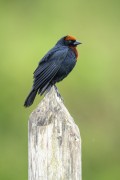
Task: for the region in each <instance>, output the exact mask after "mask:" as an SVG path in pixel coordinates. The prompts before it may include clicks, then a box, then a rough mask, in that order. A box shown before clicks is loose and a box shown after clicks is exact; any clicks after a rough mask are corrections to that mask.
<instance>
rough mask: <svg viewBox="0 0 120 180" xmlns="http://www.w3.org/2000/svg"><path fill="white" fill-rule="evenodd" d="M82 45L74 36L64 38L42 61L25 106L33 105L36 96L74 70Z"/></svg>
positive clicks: (35, 72)
mask: <svg viewBox="0 0 120 180" xmlns="http://www.w3.org/2000/svg"><path fill="white" fill-rule="evenodd" d="M79 44H81V43H80V42H78V41H77V40H76V38H75V37H73V36H69V35H67V36H64V37H62V38H61V39H60V40H59V41H58V42H57V44H56V45H55V46H54V47H53V48H52V49H51V50H50V51H48V53H47V54H46V55H45V56H44V57H43V58H42V59H41V61H40V62H39V64H38V67H37V69H36V70H35V71H34V73H33V74H34V82H33V86H32V90H31V91H30V93H29V95H28V97H27V98H26V100H25V103H24V106H25V107H29V106H30V105H32V103H33V101H34V99H35V96H36V94H37V92H38V94H40V95H42V94H43V93H44V92H45V91H46V90H47V89H49V88H50V87H51V86H52V85H55V83H56V82H59V81H61V80H63V79H64V78H65V77H66V76H67V75H68V74H69V73H70V72H71V70H72V69H73V68H74V66H75V64H76V59H77V57H78V52H77V49H76V46H77V45H79Z"/></svg>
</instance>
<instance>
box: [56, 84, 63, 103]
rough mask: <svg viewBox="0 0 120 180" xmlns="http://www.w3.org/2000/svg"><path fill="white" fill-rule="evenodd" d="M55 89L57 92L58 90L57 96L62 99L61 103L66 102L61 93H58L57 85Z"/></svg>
mask: <svg viewBox="0 0 120 180" xmlns="http://www.w3.org/2000/svg"><path fill="white" fill-rule="evenodd" d="M54 87H55V90H56V93H57V96H58V97H59V98H60V99H61V101H63V102H64V99H63V98H62V96H61V95H60V93H59V91H58V88H57V86H55V85H54Z"/></svg>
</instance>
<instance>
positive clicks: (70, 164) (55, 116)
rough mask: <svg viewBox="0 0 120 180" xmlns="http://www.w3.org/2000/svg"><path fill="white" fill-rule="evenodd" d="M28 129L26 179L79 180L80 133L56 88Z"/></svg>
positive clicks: (47, 96) (38, 109) (37, 111)
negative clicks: (27, 175) (27, 169)
mask: <svg viewBox="0 0 120 180" xmlns="http://www.w3.org/2000/svg"><path fill="white" fill-rule="evenodd" d="M28 126H29V135H28V139H29V142H28V149H29V177H28V178H29V180H82V176H81V138H80V132H79V129H78V127H77V125H76V124H75V122H74V120H73V118H72V117H71V115H70V114H69V112H68V110H67V109H66V107H65V105H64V104H63V101H62V100H61V98H59V97H58V95H57V92H56V89H55V87H52V88H51V90H50V91H49V92H48V93H47V94H46V95H45V97H44V99H43V100H42V101H41V102H40V104H39V105H38V107H37V108H36V109H35V110H34V111H33V112H32V113H31V116H30V118H29V123H28Z"/></svg>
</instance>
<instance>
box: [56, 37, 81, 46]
mask: <svg viewBox="0 0 120 180" xmlns="http://www.w3.org/2000/svg"><path fill="white" fill-rule="evenodd" d="M79 44H82V43H81V42H79V41H77V39H76V38H75V37H74V36H70V35H67V36H64V37H63V38H61V39H60V40H59V41H58V42H57V45H64V46H69V47H76V46H77V45H79Z"/></svg>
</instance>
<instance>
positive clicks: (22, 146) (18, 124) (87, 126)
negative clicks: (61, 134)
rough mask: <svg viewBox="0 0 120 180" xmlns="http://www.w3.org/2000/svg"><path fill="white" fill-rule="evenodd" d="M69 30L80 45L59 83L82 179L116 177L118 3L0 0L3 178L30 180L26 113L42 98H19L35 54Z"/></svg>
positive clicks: (119, 161) (119, 162) (119, 166)
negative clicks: (78, 144)
mask: <svg viewBox="0 0 120 180" xmlns="http://www.w3.org/2000/svg"><path fill="white" fill-rule="evenodd" d="M67 34H70V35H74V36H76V37H77V39H78V40H80V41H81V42H82V43H83V44H82V45H81V46H79V47H78V51H79V58H78V62H77V66H76V67H75V69H74V70H73V71H72V73H71V74H70V75H69V76H68V78H66V79H65V80H64V81H63V82H61V83H60V84H58V88H59V91H60V93H61V95H62V97H63V98H64V101H65V105H66V106H67V108H68V109H69V111H70V113H71V115H72V116H73V117H74V119H75V121H76V123H77V125H79V128H80V131H81V137H82V172H83V180H119V179H120V155H119V154H120V105H119V104H120V49H119V47H120V45H119V41H120V1H118V0H111V1H108V0H101V1H98V0H96V1H95V0H91V1H88V0H87V1H86V0H84V1H83V0H72V1H71V0H66V1H63V0H61V1H55V0H53V1H43V0H35V1H32V0H29V1H28V0H21V1H17V0H16V1H14V0H1V1H0V86H1V87H0V95H1V98H0V179H1V180H26V179H27V176H28V175H27V161H28V158H27V123H28V117H29V115H30V113H31V112H32V111H33V109H34V108H35V107H36V106H37V104H38V103H39V101H40V100H41V98H40V97H39V96H38V97H37V99H36V101H35V103H34V105H33V106H31V107H30V108H28V109H25V108H24V107H23V102H24V99H25V98H26V95H27V94H28V92H29V90H30V88H31V85H32V73H33V71H34V69H35V68H36V66H37V64H38V62H39V60H40V59H41V58H42V56H43V55H44V54H45V53H46V52H47V51H48V50H49V49H50V48H51V47H53V46H54V44H55V43H56V41H57V40H58V39H59V38H61V37H62V36H64V35H67ZM42 98H43V97H42Z"/></svg>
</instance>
